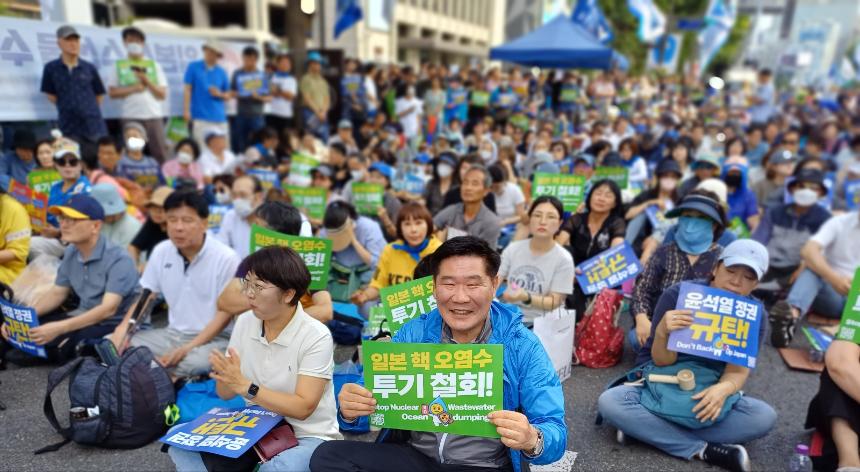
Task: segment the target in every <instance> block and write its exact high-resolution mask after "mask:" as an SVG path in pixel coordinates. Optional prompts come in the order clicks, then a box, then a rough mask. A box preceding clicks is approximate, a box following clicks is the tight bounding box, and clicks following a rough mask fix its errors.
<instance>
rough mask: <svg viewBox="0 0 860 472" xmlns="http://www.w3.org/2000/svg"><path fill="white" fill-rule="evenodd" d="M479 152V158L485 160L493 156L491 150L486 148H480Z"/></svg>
mask: <svg viewBox="0 0 860 472" xmlns="http://www.w3.org/2000/svg"><path fill="white" fill-rule="evenodd" d="M480 154H481V159H483V160H484V161H485V162H486V161H489V160H490V159H492V158H493V152H492V151H487V150H486V149H482V150H481V152H480Z"/></svg>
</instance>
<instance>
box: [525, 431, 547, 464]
mask: <svg viewBox="0 0 860 472" xmlns="http://www.w3.org/2000/svg"><path fill="white" fill-rule="evenodd" d="M532 427H533V428H534V429H536V430H537V435H538V437H537V442H535V448H534V449H532V450H531V451H523V454H525V455H526V457H528V458H530V459H534V458H535V457H537V456H539V455H541V454H542V453H543V431H541V429H540V428H537V427H534V426H532Z"/></svg>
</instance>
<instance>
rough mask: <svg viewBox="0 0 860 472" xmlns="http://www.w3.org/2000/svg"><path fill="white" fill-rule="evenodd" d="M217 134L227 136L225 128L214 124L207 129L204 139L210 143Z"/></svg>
mask: <svg viewBox="0 0 860 472" xmlns="http://www.w3.org/2000/svg"><path fill="white" fill-rule="evenodd" d="M217 136H220V137H225V136H227V133H225V132H224V130H223V129H221V128H218V127H214V126H213V127H212V128H209V129H207V130H206V134H204V135H203V141H205V142H206V143H209V140H210V139H212V138H214V137H217Z"/></svg>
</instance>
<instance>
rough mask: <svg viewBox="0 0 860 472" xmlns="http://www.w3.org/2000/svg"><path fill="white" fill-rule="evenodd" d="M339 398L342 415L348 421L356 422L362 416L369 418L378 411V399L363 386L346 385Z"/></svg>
mask: <svg viewBox="0 0 860 472" xmlns="http://www.w3.org/2000/svg"><path fill="white" fill-rule="evenodd" d="M337 397H338V398H337V399H338V403H339V404H340V414H341V416H343V419H345V420H347V421H354V420H355V419H356V418H358V417H360V416H367V415H370V414H371V413H373V412H374V411H376V399H375V398H373V393H371V392H370V390H368V389H366V388H364V387H362V386H361V385H358V384H354V383H348V384H344V386H343V388H341V389H340V393H339V394H338V396H337Z"/></svg>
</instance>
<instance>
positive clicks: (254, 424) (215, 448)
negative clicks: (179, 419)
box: [159, 406, 283, 459]
mask: <svg viewBox="0 0 860 472" xmlns="http://www.w3.org/2000/svg"><path fill="white" fill-rule="evenodd" d="M282 419H283V416H281V415H278V414H276V413H273V412H271V411H269V410H267V409H265V408H263V407H261V406H249V407H246V408H227V409H225V408H213V409H211V410H209V411H208V412H207V413H205V414H203V415H201V416H200V417H199V418H197V419H196V420H194V421H189V422H188V423H185V424H181V425H179V426H177V427H176V428H175V429H173V430H171V431H170V432H168V433H167V434H166V435H164V437H162V438H161V439H159V441H161V442H163V443H165V444H169V445H171V446H174V447H178V448H180V449H185V450H188V451H195V452H209V453H212V454H218V455H219V456H226V457H232V458H234V459H235V458H237V457H239V456H241V455H242V454H244V453H245V452H246V451H247V450H248V449H250V448H252V447H254V444H256V443H257V441H259V440H260V439H261V438H262V437H263V436H265V435H266V433H268V432H269V431H270V430H271V429H272V428H274V427H275V426H276V425H277V424H278V423H279V422H280V421H281V420H282Z"/></svg>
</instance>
